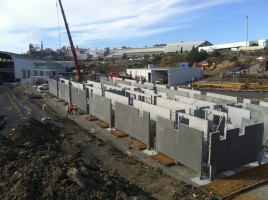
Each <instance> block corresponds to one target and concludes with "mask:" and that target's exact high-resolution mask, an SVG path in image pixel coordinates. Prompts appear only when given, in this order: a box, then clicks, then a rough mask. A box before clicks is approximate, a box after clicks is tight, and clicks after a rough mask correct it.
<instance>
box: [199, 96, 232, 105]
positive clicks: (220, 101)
mask: <svg viewBox="0 0 268 200" xmlns="http://www.w3.org/2000/svg"><path fill="white" fill-rule="evenodd" d="M194 98H195V99H199V100H203V101H209V102H213V103H217V104H227V103H228V104H230V103H236V101H231V100H228V99H221V98H217V97H211V96H206V95H201V94H195V95H194Z"/></svg>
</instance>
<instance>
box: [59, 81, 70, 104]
mask: <svg viewBox="0 0 268 200" xmlns="http://www.w3.org/2000/svg"><path fill="white" fill-rule="evenodd" d="M59 98H60V99H63V100H64V101H66V102H68V103H70V87H69V85H67V84H65V83H61V82H59Z"/></svg>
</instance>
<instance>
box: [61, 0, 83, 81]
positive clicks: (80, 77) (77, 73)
mask: <svg viewBox="0 0 268 200" xmlns="http://www.w3.org/2000/svg"><path fill="white" fill-rule="evenodd" d="M59 3H60V9H61V12H62V16H63V20H64V24H65V28H66V31H67V34H68V38H69V42H70V45H71V51H72V54H73V60H74V64H75V68H76V75H77V77H78V80H79V81H81V80H82V76H81V71H80V67H79V64H78V60H77V55H76V51H75V48H74V44H73V40H72V36H71V33H70V30H69V26H68V23H67V20H66V17H65V14H64V10H63V7H62V3H61V0H59Z"/></svg>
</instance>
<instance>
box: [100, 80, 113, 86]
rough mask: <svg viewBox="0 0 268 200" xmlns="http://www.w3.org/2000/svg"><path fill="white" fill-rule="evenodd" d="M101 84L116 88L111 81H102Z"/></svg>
mask: <svg viewBox="0 0 268 200" xmlns="http://www.w3.org/2000/svg"><path fill="white" fill-rule="evenodd" d="M101 83H102V84H104V85H111V86H116V83H115V82H112V81H106V80H102V81H101Z"/></svg>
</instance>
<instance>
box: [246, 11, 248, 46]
mask: <svg viewBox="0 0 268 200" xmlns="http://www.w3.org/2000/svg"><path fill="white" fill-rule="evenodd" d="M246 23H247V38H246V46H248V16H246Z"/></svg>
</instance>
